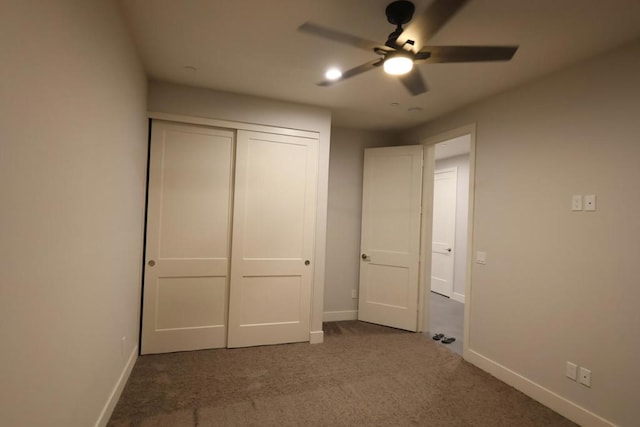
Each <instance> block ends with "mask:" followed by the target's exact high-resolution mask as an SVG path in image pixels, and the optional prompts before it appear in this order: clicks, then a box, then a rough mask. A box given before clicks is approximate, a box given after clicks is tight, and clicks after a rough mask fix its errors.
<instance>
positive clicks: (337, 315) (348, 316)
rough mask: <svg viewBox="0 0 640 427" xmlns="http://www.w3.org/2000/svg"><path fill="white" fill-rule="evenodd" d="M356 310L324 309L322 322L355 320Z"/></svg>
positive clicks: (356, 317)
mask: <svg viewBox="0 0 640 427" xmlns="http://www.w3.org/2000/svg"><path fill="white" fill-rule="evenodd" d="M357 319H358V310H343V311H325V312H324V313H323V316H322V321H323V322H338V321H340V320H357Z"/></svg>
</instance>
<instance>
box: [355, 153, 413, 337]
mask: <svg viewBox="0 0 640 427" xmlns="http://www.w3.org/2000/svg"><path fill="white" fill-rule="evenodd" d="M362 191H363V194H362V236H361V239H362V240H361V259H360V298H359V307H358V319H360V320H363V321H366V322H372V323H377V324H380V325H386V326H392V327H395V328H400V329H406V330H409V331H414V332H415V331H416V330H417V326H418V273H419V258H420V212H421V203H422V146H421V145H417V146H404V147H385V148H369V149H366V150H365V154H364V177H363V189H362Z"/></svg>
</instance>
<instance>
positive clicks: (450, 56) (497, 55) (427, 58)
mask: <svg viewBox="0 0 640 427" xmlns="http://www.w3.org/2000/svg"><path fill="white" fill-rule="evenodd" d="M517 50H518V46H425V47H424V48H422V51H420V52H418V53H417V54H416V61H417V62H426V63H431V64H437V63H443V62H482V61H508V60H510V59H511V58H513V55H514V54H515V53H516V51H517Z"/></svg>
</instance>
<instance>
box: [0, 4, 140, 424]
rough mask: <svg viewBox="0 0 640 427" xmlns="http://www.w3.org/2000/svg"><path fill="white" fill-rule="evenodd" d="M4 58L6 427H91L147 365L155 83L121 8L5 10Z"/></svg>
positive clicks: (1, 14)
mask: <svg viewBox="0 0 640 427" xmlns="http://www.w3.org/2000/svg"><path fill="white" fill-rule="evenodd" d="M0 51H1V52H2V66H0V100H1V101H0V316H1V320H2V321H1V322H0V337H1V343H0V345H1V346H2V351H1V352H0V379H1V380H0V384H1V385H0V425H3V426H45V425H46V426H65V427H66V426H83V427H84V426H90V425H94V424H95V423H96V421H97V420H98V419H99V416H100V414H101V411H103V408H104V407H105V403H106V402H108V399H109V396H110V394H111V393H112V391H113V390H114V387H115V386H116V383H117V381H118V378H119V377H120V375H121V374H122V373H123V372H124V370H125V366H126V363H127V360H128V359H129V357H130V356H132V355H133V358H132V360H135V356H136V354H137V353H135V351H136V350H135V347H136V345H137V342H138V325H139V321H140V318H139V306H140V297H139V292H140V274H141V259H142V237H143V207H144V197H145V179H146V178H145V177H146V149H147V121H146V117H145V109H146V105H145V104H146V80H145V76H144V73H143V70H142V67H141V65H140V63H139V61H138V58H137V55H136V52H135V51H134V49H133V47H132V44H131V41H130V39H129V37H128V34H127V32H126V29H125V28H124V26H123V21H122V19H121V17H120V14H119V10H118V8H117V7H116V6H115V4H114V3H113V2H111V1H99V2H95V1H91V2H87V1H84V0H60V1H55V2H50V1H27V0H4V1H2V3H1V5H0ZM122 337H126V339H125V341H124V343H122V340H121V339H122Z"/></svg>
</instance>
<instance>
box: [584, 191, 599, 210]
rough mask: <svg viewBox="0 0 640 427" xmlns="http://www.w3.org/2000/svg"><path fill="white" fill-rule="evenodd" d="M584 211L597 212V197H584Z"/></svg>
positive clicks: (588, 195) (593, 195)
mask: <svg viewBox="0 0 640 427" xmlns="http://www.w3.org/2000/svg"><path fill="white" fill-rule="evenodd" d="M584 210H585V211H595V210H596V195H595V194H587V195H586V196H584Z"/></svg>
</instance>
